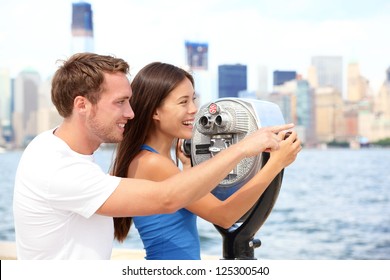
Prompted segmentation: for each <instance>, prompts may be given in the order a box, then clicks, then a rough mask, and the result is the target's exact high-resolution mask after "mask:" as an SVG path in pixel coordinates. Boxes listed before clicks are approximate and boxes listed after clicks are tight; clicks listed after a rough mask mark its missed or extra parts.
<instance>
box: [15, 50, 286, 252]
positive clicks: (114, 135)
mask: <svg viewBox="0 0 390 280" xmlns="http://www.w3.org/2000/svg"><path fill="white" fill-rule="evenodd" d="M128 71H129V66H128V64H127V63H126V62H125V61H124V60H122V59H118V58H115V57H112V56H102V55H97V54H92V53H81V54H75V55H73V56H72V57H71V58H70V59H69V60H68V61H65V62H64V64H63V65H62V66H61V67H60V68H59V69H58V70H57V71H56V73H55V75H54V77H53V80H52V92H51V94H52V101H53V103H54V105H55V106H56V108H57V110H58V112H59V114H60V115H61V116H62V117H63V118H64V120H63V122H62V123H61V125H60V126H58V127H57V128H55V129H52V130H50V131H46V132H43V133H42V134H40V135H38V136H37V137H36V138H35V139H34V140H33V141H32V142H31V143H30V144H29V145H28V147H27V148H26V149H25V151H24V153H23V156H22V158H21V160H20V163H19V166H18V170H17V174H16V179H15V192H14V205H13V207H14V219H15V235H16V245H17V256H18V259H109V258H110V257H111V250H112V241H113V230H114V227H113V219H112V217H123V216H141V215H150V214H157V213H171V212H174V211H177V210H178V209H180V208H183V207H184V206H186V205H188V204H189V203H192V202H194V201H196V200H198V199H199V198H201V197H202V196H204V195H206V194H207V193H208V192H210V191H211V190H212V189H213V188H214V187H215V186H216V185H218V183H219V182H220V181H221V180H222V179H223V178H224V177H225V176H226V175H227V174H228V173H229V172H230V171H231V170H232V169H233V168H234V167H235V166H236V165H237V164H238V162H239V161H240V160H242V159H243V158H245V157H251V156H254V155H257V154H259V153H261V152H263V151H264V150H275V149H278V147H279V144H278V142H279V138H278V137H277V136H276V134H275V133H277V132H279V131H282V130H286V129H290V128H292V127H293V125H292V124H290V125H283V126H276V127H272V128H263V129H260V130H259V131H257V132H255V133H253V134H252V135H250V136H248V137H247V138H245V139H243V140H242V141H240V142H239V143H237V144H235V145H232V146H231V147H229V148H228V149H226V150H225V151H222V152H220V153H219V154H218V155H217V156H215V157H213V158H212V159H210V160H209V161H207V162H205V163H203V164H200V165H198V166H196V167H194V168H191V169H190V170H189V171H185V172H182V173H180V174H178V175H176V176H173V177H171V178H169V179H167V180H165V181H163V182H152V181H147V180H136V179H127V178H119V177H114V176H110V175H108V174H106V173H104V172H103V171H102V170H101V168H100V167H99V166H98V165H97V164H95V163H94V162H93V153H94V151H96V149H98V148H99V146H100V144H102V143H117V142H119V141H121V140H122V137H123V131H124V127H125V125H126V123H127V121H128V120H129V119H132V118H134V112H133V110H132V108H131V106H130V103H129V100H130V98H131V95H132V90H131V86H130V83H129V80H128V78H127V74H128ZM189 186H191V187H189Z"/></svg>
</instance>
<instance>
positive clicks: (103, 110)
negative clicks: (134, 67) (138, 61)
mask: <svg viewBox="0 0 390 280" xmlns="http://www.w3.org/2000/svg"><path fill="white" fill-rule="evenodd" d="M104 76H105V81H104V83H103V88H104V90H103V92H102V93H101V98H100V100H99V101H98V103H97V104H96V105H94V106H92V108H91V111H90V114H89V115H88V116H87V127H88V129H89V130H90V133H91V134H92V135H91V136H92V137H93V138H98V139H97V140H98V141H99V142H100V143H118V142H120V141H122V139H123V132H124V127H125V124H126V123H127V121H128V120H129V119H132V118H134V112H133V109H132V108H131V106H130V102H129V100H130V98H131V96H132V91H131V87H130V83H129V80H128V78H127V77H126V75H125V74H123V73H116V74H107V73H106V74H104Z"/></svg>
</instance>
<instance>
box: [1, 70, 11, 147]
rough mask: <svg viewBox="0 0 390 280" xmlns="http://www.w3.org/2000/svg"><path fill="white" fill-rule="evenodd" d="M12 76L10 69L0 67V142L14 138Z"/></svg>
mask: <svg viewBox="0 0 390 280" xmlns="http://www.w3.org/2000/svg"><path fill="white" fill-rule="evenodd" d="M11 102H12V100H11V78H10V73H9V70H8V69H0V132H1V134H0V143H1V142H2V141H5V142H10V141H11V140H12V122H11V114H12V111H11V108H12V107H11Z"/></svg>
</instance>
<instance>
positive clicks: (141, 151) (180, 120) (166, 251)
mask: <svg viewBox="0 0 390 280" xmlns="http://www.w3.org/2000/svg"><path fill="white" fill-rule="evenodd" d="M131 86H132V90H133V96H132V98H131V100H130V103H131V106H132V108H133V110H134V113H135V115H136V116H137V117H136V118H134V119H132V120H130V121H129V122H128V124H127V125H126V127H125V132H124V139H123V141H122V142H121V143H120V144H119V145H118V147H117V151H116V159H115V161H114V165H113V173H114V175H116V176H121V177H130V178H142V179H148V180H154V181H161V180H164V179H166V178H168V177H170V176H172V175H174V174H177V173H178V172H180V169H179V168H178V167H177V163H176V164H175V162H174V161H173V160H172V158H171V147H172V144H173V143H174V142H175V140H177V139H190V138H191V137H192V128H193V122H194V119H195V114H196V112H197V106H196V104H195V98H196V95H195V91H194V80H193V77H192V76H191V74H189V73H188V72H186V71H184V70H183V69H181V68H178V67H176V66H173V65H170V64H165V63H159V62H155V63H151V64H149V65H147V66H145V67H144V68H143V69H141V70H140V71H139V73H138V74H137V75H136V76H135V77H134V80H133V81H132V84H131ZM284 136H285V133H279V135H278V137H280V140H281V142H280V148H279V150H277V151H275V152H272V153H271V157H270V159H269V160H268V162H267V164H266V165H265V166H263V167H262V168H261V170H260V171H259V172H258V174H256V175H255V176H254V177H253V178H252V179H251V180H250V181H249V182H248V183H247V184H246V185H245V186H243V187H242V188H241V189H240V190H238V191H237V192H235V193H234V194H233V195H231V196H230V197H229V198H228V199H226V200H225V201H220V200H219V199H218V198H216V197H215V196H214V195H213V194H211V193H209V194H208V195H206V196H205V197H203V198H202V199H200V200H198V201H197V202H195V203H193V204H192V205H190V206H189V207H187V208H185V209H181V210H179V211H177V212H175V213H172V214H164V215H152V216H143V217H133V221H134V224H135V226H136V227H137V229H138V231H139V233H140V236H141V239H142V241H143V243H144V247H145V249H146V259H187V260H188V259H200V243H199V236H198V231H197V227H196V218H197V216H200V217H202V218H203V219H205V220H207V221H209V222H211V223H213V224H216V225H219V226H221V227H223V228H229V227H230V226H232V225H233V224H234V223H235V222H236V221H237V220H238V219H239V218H241V217H242V216H243V215H244V214H245V213H246V212H247V211H248V210H249V209H250V208H251V207H252V206H253V205H254V203H255V202H256V201H257V199H258V198H259V197H260V196H261V194H262V193H263V192H264V190H265V189H266V188H267V186H268V185H269V184H270V183H271V181H272V180H273V179H274V177H275V176H276V175H277V174H278V173H279V172H280V171H281V170H282V169H283V168H285V167H286V166H288V165H289V164H290V163H292V162H293V161H294V160H295V158H296V156H297V153H298V152H299V151H300V150H301V145H300V141H299V140H298V138H297V134H296V133H295V132H292V134H291V135H290V136H289V137H288V138H287V139H286V140H283V141H282V139H283V138H284ZM259 141H263V139H259ZM176 152H177V156H178V157H179V158H180V160H181V161H182V162H183V167H184V168H190V164H189V159H188V158H186V157H185V156H184V155H183V154H182V153H181V152H180V149H176ZM188 187H191V186H188ZM129 203H131V202H129ZM131 220H132V219H131V218H114V225H115V238H116V239H117V240H118V241H123V240H124V239H125V238H126V236H127V234H128V232H129V229H130V225H131Z"/></svg>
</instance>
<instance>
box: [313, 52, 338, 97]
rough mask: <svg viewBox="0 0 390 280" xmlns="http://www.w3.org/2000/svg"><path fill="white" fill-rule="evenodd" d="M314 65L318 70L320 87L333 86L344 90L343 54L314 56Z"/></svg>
mask: <svg viewBox="0 0 390 280" xmlns="http://www.w3.org/2000/svg"><path fill="white" fill-rule="evenodd" d="M311 64H312V66H314V67H315V69H316V71H317V78H318V79H317V81H318V86H319V87H333V88H335V89H336V90H337V91H338V92H339V93H340V94H341V93H342V92H343V59H342V57H341V56H313V57H312V59H311Z"/></svg>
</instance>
